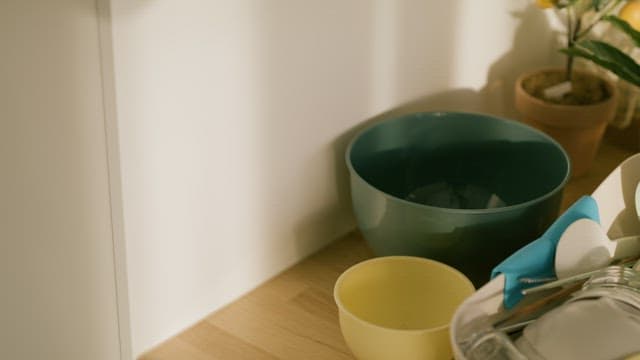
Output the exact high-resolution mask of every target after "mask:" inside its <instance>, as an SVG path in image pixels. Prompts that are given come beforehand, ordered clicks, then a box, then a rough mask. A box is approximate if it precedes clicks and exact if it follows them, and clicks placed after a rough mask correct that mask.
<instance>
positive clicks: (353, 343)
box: [333, 256, 474, 360]
mask: <svg viewBox="0 0 640 360" xmlns="http://www.w3.org/2000/svg"><path fill="white" fill-rule="evenodd" d="M473 292H474V287H473V284H472V283H471V281H469V279H467V278H466V277H465V276H464V275H463V274H462V273H461V272H459V271H458V270H456V269H454V268H452V267H450V266H448V265H445V264H442V263H439V262H437V261H433V260H428V259H424V258H419V257H411V256H387V257H380V258H374V259H371V260H367V261H363V262H361V263H358V264H356V265H354V266H352V267H351V268H349V269H348V270H347V271H345V272H344V273H343V274H342V275H340V277H339V278H338V280H337V281H336V284H335V287H334V291H333V296H334V299H335V302H336V304H337V305H338V311H339V316H340V329H341V330H342V335H343V336H344V339H345V341H346V343H347V345H348V346H349V348H350V349H351V351H352V352H353V354H354V355H355V356H356V358H358V359H360V360H378V359H380V360H383V359H420V360H427V359H451V358H452V352H451V345H450V342H449V323H450V322H451V318H452V317H453V313H454V312H455V310H456V308H457V307H458V305H460V304H461V303H462V301H463V300H464V299H466V298H467V297H468V296H470V295H471V294H472V293H473Z"/></svg>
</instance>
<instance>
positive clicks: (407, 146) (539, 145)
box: [347, 113, 569, 209]
mask: <svg viewBox="0 0 640 360" xmlns="http://www.w3.org/2000/svg"><path fill="white" fill-rule="evenodd" d="M347 157H348V163H349V165H350V167H351V169H352V171H354V172H355V173H357V175H359V176H360V177H361V178H362V179H363V180H365V181H366V182H367V183H368V184H370V185H371V186H373V187H375V188H376V189H378V190H380V191H382V192H384V193H387V194H389V195H391V196H394V197H397V198H400V199H404V200H408V201H411V202H415V203H419V204H423V205H430V206H436V207H443V208H457V209H483V208H490V207H503V206H511V205H517V204H520V203H524V202H527V201H530V200H533V199H536V198H538V197H541V196H543V195H545V194H547V193H549V192H551V191H552V190H554V189H556V188H558V187H559V186H560V185H561V184H562V183H563V182H564V181H566V179H567V178H568V173H569V160H568V157H567V155H566V153H565V152H564V151H563V150H562V148H561V147H560V146H559V145H558V144H557V143H556V142H555V141H553V140H551V138H549V137H548V136H546V135H544V134H543V133H541V132H539V131H537V130H534V129H532V128H530V127H528V126H525V125H522V124H519V123H517V122H515V121H509V120H503V119H498V118H494V117H491V116H486V115H481V114H467V113H422V114H412V115H409V116H404V117H401V118H397V119H393V120H388V121H384V122H382V123H379V124H377V125H375V126H373V127H371V128H369V129H367V130H365V131H364V132H362V133H361V134H360V135H359V136H358V137H356V139H354V141H353V142H352V144H351V146H350V150H349V152H348V155H347Z"/></svg>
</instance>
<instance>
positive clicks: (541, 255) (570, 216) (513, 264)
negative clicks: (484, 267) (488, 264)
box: [491, 196, 600, 309]
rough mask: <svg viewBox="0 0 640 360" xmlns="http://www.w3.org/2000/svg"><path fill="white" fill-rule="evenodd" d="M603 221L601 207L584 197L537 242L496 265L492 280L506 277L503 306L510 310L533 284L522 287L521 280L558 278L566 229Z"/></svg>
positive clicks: (589, 198)
mask: <svg viewBox="0 0 640 360" xmlns="http://www.w3.org/2000/svg"><path fill="white" fill-rule="evenodd" d="M584 218H587V219H591V220H594V221H597V222H598V223H599V222H600V216H599V214H598V204H597V203H596V201H595V199H594V198H592V197H591V196H583V197H581V198H580V199H579V200H578V201H576V202H575V203H574V204H573V205H572V206H571V207H570V208H569V209H567V211H565V212H564V214H562V215H561V216H560V217H559V218H558V219H557V220H556V221H555V222H554V223H553V224H552V225H551V226H550V227H549V228H548V229H547V231H546V232H545V233H544V234H543V235H542V236H541V237H539V238H538V239H536V240H535V241H533V242H531V243H530V244H528V245H526V246H525V247H523V248H521V249H520V250H518V251H516V252H515V253H513V254H512V255H511V256H509V257H508V258H507V259H506V260H504V261H503V262H502V263H500V264H499V265H498V266H496V267H495V268H494V269H493V271H492V272H491V278H492V279H493V278H494V277H496V276H498V275H500V274H504V275H505V284H504V307H505V308H506V309H510V308H512V307H513V306H515V305H516V304H517V303H518V301H520V299H522V296H523V295H522V292H521V291H522V290H523V289H524V288H526V287H530V286H533V285H529V284H523V283H521V282H520V281H519V280H520V279H521V278H550V277H555V276H556V274H555V270H554V265H553V264H554V261H555V255H556V246H557V245H558V240H560V236H562V234H563V233H564V232H565V230H566V229H567V227H569V225H571V223H573V222H574V221H576V220H579V219H584Z"/></svg>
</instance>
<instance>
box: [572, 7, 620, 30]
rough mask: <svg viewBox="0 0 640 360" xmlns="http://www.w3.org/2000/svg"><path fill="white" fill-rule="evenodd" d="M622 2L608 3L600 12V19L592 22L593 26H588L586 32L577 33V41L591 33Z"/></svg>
mask: <svg viewBox="0 0 640 360" xmlns="http://www.w3.org/2000/svg"><path fill="white" fill-rule="evenodd" d="M620 1H621V0H615V1H612V2H610V3H608V4H607V5H606V6H605V8H604V9H602V10H600V12H599V15H598V17H597V18H596V19H595V20H594V21H592V22H591V24H589V26H587V27H586V28H585V29H584V30H582V32H577V31H576V36H575V39H576V40H578V39H580V38H581V37H583V36H585V35H587V34H588V33H589V31H591V29H592V28H593V27H594V26H596V24H597V23H599V22H600V20H602V18H603V17H605V16H606V15H608V14H609V13H610V12H611V11H613V9H615V8H616V7H617V6H618V4H620Z"/></svg>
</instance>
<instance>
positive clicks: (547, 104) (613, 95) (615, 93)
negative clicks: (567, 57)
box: [516, 68, 618, 112]
mask: <svg viewBox="0 0 640 360" xmlns="http://www.w3.org/2000/svg"><path fill="white" fill-rule="evenodd" d="M563 71H564V70H563V69H561V68H542V69H537V70H531V71H528V72H525V73H523V74H521V75H520V76H519V77H518V78H517V80H516V91H517V92H519V93H521V94H522V95H523V96H524V97H526V98H527V100H528V101H530V102H531V103H533V104H535V105H537V106H544V107H548V108H551V109H556V110H558V111H567V112H569V111H577V110H580V109H583V110H588V111H593V110H595V109H598V108H606V107H609V106H612V105H611V103H615V102H616V100H617V97H618V90H617V88H616V87H615V86H614V85H613V84H612V83H611V81H610V80H608V79H606V78H604V77H602V76H600V75H598V74H596V73H594V72H592V71H588V70H581V69H575V70H574V72H576V73H581V74H587V75H591V76H594V77H597V78H598V79H600V80H602V81H604V83H605V84H606V86H607V90H609V93H610V94H611V96H609V97H608V98H607V99H605V100H603V101H600V102H597V103H593V104H588V105H567V104H555V103H551V102H547V101H544V100H542V99H539V98H537V97H534V96H533V95H531V94H529V93H528V92H527V91H526V90H524V88H523V87H522V82H523V81H524V80H525V79H527V78H529V77H531V76H533V75H535V74H539V73H545V72H563Z"/></svg>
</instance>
